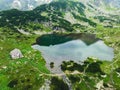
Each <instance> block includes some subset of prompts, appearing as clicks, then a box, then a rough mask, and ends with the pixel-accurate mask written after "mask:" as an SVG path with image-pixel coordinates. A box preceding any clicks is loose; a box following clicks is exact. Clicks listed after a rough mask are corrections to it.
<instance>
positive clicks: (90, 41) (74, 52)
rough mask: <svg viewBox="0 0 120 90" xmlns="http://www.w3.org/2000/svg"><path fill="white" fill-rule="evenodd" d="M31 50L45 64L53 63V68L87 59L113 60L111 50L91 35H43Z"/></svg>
mask: <svg viewBox="0 0 120 90" xmlns="http://www.w3.org/2000/svg"><path fill="white" fill-rule="evenodd" d="M57 36H58V37H57ZM32 48H34V49H36V50H39V51H40V52H41V53H42V56H43V57H44V59H45V60H46V63H48V64H50V63H51V62H54V65H55V67H58V66H60V65H61V63H62V62H63V61H69V60H72V61H74V62H78V63H79V62H81V61H84V60H86V59H87V57H95V58H98V59H100V60H108V61H111V60H112V59H113V58H114V52H113V48H111V47H109V46H107V45H106V44H105V43H104V42H103V41H102V40H100V39H98V38H96V37H95V35H92V34H64V35H63V34H62V35H60V34H48V35H43V36H41V37H39V38H38V39H37V40H36V44H34V45H33V46H32Z"/></svg>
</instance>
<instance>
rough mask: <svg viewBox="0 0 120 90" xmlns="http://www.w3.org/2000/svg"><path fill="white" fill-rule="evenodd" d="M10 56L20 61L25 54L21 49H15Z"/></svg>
mask: <svg viewBox="0 0 120 90" xmlns="http://www.w3.org/2000/svg"><path fill="white" fill-rule="evenodd" d="M10 56H11V58H12V59H18V58H22V57H23V54H22V52H21V51H20V50H19V49H17V48H16V49H14V50H12V51H11V52H10Z"/></svg>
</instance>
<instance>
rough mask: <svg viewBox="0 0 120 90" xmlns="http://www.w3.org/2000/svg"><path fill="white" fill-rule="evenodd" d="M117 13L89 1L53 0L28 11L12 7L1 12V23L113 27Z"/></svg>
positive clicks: (47, 27) (66, 27) (30, 27)
mask: <svg viewBox="0 0 120 90" xmlns="http://www.w3.org/2000/svg"><path fill="white" fill-rule="evenodd" d="M119 23H120V16H119V15H117V14H116V15H115V14H110V13H106V12H104V11H101V10H99V9H97V8H95V7H94V6H93V5H92V4H89V3H81V2H79V1H71V0H62V1H60V0H56V1H54V2H51V3H49V4H43V5H40V6H38V7H37V8H35V9H33V10H31V11H19V10H17V9H11V10H7V11H1V12H0V26H4V27H5V26H8V27H10V28H19V29H24V30H26V31H31V30H36V31H38V30H39V31H40V30H61V31H80V30H81V29H82V30H84V29H86V28H95V27H97V26H98V25H102V26H104V27H114V26H116V25H117V24H119Z"/></svg>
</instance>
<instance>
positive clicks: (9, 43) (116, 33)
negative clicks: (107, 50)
mask: <svg viewBox="0 0 120 90" xmlns="http://www.w3.org/2000/svg"><path fill="white" fill-rule="evenodd" d="M91 7H92V6H91ZM92 8H93V7H92ZM85 9H86V6H85V5H83V4H82V3H78V2H73V1H69V2H68V1H66V0H61V1H60V0H59V2H57V1H56V2H53V3H50V4H44V5H41V6H39V7H37V8H35V9H34V10H32V11H19V10H16V9H12V10H7V11H1V12H0V90H39V89H40V87H41V86H42V85H44V82H45V79H48V80H50V81H51V84H50V89H51V90H62V89H63V90H68V88H69V87H68V85H67V84H66V83H65V82H64V81H63V80H62V78H60V75H56V74H55V75H54V74H50V71H49V70H48V69H47V68H46V66H45V64H46V62H45V60H44V59H43V57H42V56H41V53H40V52H38V51H35V50H33V49H32V48H31V45H32V44H34V43H35V41H36V43H37V44H40V45H50V44H52V45H54V44H59V43H63V42H66V41H69V40H72V39H79V38H80V39H82V40H83V41H84V42H88V43H87V44H90V43H94V42H95V41H97V40H99V39H98V38H100V39H102V40H103V41H104V42H105V43H106V44H107V45H108V46H110V47H112V48H113V49H114V56H115V57H114V59H113V61H111V62H108V61H101V60H98V59H95V58H90V57H89V58H88V59H87V60H85V61H84V62H82V64H78V63H75V62H73V61H70V62H63V64H62V65H61V69H62V70H63V71H64V72H65V74H66V76H67V77H68V78H69V80H70V82H71V83H72V89H73V90H96V89H98V87H97V85H98V84H99V83H102V84H101V85H102V86H101V87H102V89H104V90H106V89H108V90H119V89H120V51H119V50H120V19H119V18H120V17H119V15H110V16H109V17H105V16H95V17H91V18H88V17H87V15H85ZM74 11H76V12H74ZM66 12H70V13H71V14H72V15H73V17H74V19H75V20H77V21H79V22H80V23H78V22H76V23H71V22H70V21H68V20H66V19H65V18H64V17H65V14H66ZM76 13H78V14H76ZM97 21H100V22H97ZM106 21H107V22H109V24H110V25H112V27H104V24H105V25H106V23H105V22H106ZM82 22H83V23H88V26H86V25H84V24H81V23H82ZM17 29H23V30H24V31H26V32H29V33H30V34H29V35H24V34H21V33H20V32H18V30H17ZM53 30H55V31H56V32H58V33H56V32H54V33H52V34H44V35H43V33H42V32H45V33H51V32H53ZM34 31H40V32H41V34H42V35H41V36H40V35H36V34H35V33H34ZM63 31H64V32H63ZM77 31H78V32H82V33H76V32H77ZM83 33H85V35H84V34H83ZM93 34H95V35H96V36H97V37H95V35H93ZM86 35H88V37H86ZM81 37H83V38H81ZM36 39H37V40H36ZM58 40H59V42H58ZM15 48H18V49H20V50H21V52H22V54H23V56H24V57H22V58H19V59H15V60H13V59H12V58H11V57H10V51H12V50H13V49H15ZM86 52H87V51H86ZM50 66H51V68H54V62H52V63H51V64H50ZM75 71H77V72H79V73H75ZM55 76H56V77H55Z"/></svg>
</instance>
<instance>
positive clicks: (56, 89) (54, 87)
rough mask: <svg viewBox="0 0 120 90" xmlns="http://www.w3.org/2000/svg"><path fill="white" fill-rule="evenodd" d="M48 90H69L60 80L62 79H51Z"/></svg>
mask: <svg viewBox="0 0 120 90" xmlns="http://www.w3.org/2000/svg"><path fill="white" fill-rule="evenodd" d="M50 86H51V88H50V90H69V88H68V86H67V84H66V83H65V82H64V81H63V80H62V78H58V77H53V78H52V79H51V85H50Z"/></svg>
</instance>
